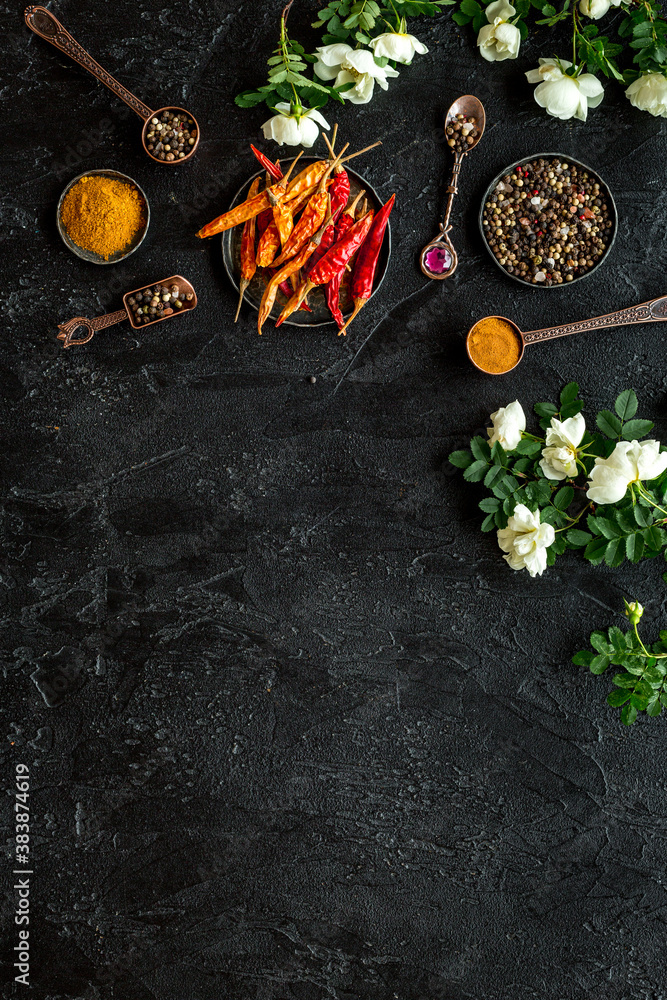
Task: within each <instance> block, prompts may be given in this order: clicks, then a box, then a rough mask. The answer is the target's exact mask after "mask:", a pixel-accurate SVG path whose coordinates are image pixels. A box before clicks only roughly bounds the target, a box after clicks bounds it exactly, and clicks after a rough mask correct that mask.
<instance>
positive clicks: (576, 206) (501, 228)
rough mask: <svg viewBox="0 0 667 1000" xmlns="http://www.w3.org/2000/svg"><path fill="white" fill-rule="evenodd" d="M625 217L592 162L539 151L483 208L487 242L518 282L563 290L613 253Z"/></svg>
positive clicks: (496, 184)
mask: <svg viewBox="0 0 667 1000" xmlns="http://www.w3.org/2000/svg"><path fill="white" fill-rule="evenodd" d="M617 225H618V216H617V213H616V205H615V203H614V199H613V197H612V194H611V191H610V190H609V188H608V187H607V185H606V184H605V182H604V181H603V180H602V178H601V177H600V176H599V175H598V174H597V173H596V172H595V171H594V170H591V168H590V167H587V166H586V165H585V164H584V163H580V162H579V161H578V160H574V159H573V158H572V157H571V156H565V155H563V154H562V153H538V154H536V155H534V156H527V157H525V158H524V159H523V160H518V161H517V162H516V163H513V164H512V165H511V166H509V167H506V168H505V170H503V171H502V172H501V173H499V174H498V176H497V177H496V178H495V179H494V180H493V181H492V182H491V184H490V185H489V187H488V189H487V191H486V194H485V195H484V198H483V200H482V205H481V208H480V212H479V227H480V230H481V233H482V238H483V240H484V244H485V246H486V248H487V250H488V251H489V253H490V254H491V256H492V258H493V260H494V261H495V263H496V264H497V265H498V267H499V268H500V269H501V270H502V271H503V272H504V273H505V274H507V275H508V276H509V277H510V278H512V280H514V281H517V282H519V284H521V285H530V286H531V287H532V288H559V287H563V286H567V285H571V284H572V283H573V282H575V281H580V280H581V278H585V277H587V276H588V275H589V274H591V273H592V272H593V271H595V270H597V268H598V267H599V266H600V264H602V262H603V261H604V260H606V259H607V258H608V256H609V251H610V250H611V247H612V245H613V242H614V239H615V237H616V230H617Z"/></svg>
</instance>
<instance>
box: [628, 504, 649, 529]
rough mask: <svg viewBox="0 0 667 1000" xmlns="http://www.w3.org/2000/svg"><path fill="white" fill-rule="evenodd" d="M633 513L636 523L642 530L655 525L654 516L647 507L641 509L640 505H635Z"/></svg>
mask: <svg viewBox="0 0 667 1000" xmlns="http://www.w3.org/2000/svg"><path fill="white" fill-rule="evenodd" d="M632 513H633V514H634V517H635V521H636V522H637V524H638V525H639V527H640V528H646V527H648V525H649V524H652V523H653V514H652V513H651V511H650V510H647V509H646V508H645V507H641V506H640V505H639V504H635V506H634V507H633V508H632Z"/></svg>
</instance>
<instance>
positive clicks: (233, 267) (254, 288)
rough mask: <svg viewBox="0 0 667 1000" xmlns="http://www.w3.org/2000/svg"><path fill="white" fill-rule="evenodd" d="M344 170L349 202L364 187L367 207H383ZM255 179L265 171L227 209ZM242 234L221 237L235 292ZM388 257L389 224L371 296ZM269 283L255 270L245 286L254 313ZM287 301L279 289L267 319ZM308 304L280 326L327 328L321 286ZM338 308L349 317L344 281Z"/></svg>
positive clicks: (244, 195) (242, 196)
mask: <svg viewBox="0 0 667 1000" xmlns="http://www.w3.org/2000/svg"><path fill="white" fill-rule="evenodd" d="M317 159H319V157H316V156H310V157H303V156H302V157H301V159H300V160H299V168H301V164H303V165H304V166H305V164H306V163H309V162H314V161H316V160H317ZM290 163H291V160H288V161H286V162H285V163H283V162H282V161H281V167H282V168H283V169H284V170H285V171H287V170H288V169H289V165H290ZM345 169H346V170H347V173H348V176H349V178H350V201H352V200H353V199H354V198H355V197H356V195H358V194H359V192H360V191H361V190H362V188H363V190H364V191H365V192H366V197H367V198H368V201H369V204H370V205H371V206H372V207H373V208H374V209H375V211H376V212H377V210H378V209H379V208H381V207H382V205H383V204H384V202H383V201H382V200H381V199H380V197H379V195H378V194H377V192H376V191H375V189H374V188H373V187H372V186H371V185H370V184H369V183H368V181H367V180H365V179H364V178H363V177H362V176H361V175H360V174H357V173H356V172H355V171H354V170H350V169H348V167H345ZM255 177H264V171H263V170H258V171H257V173H255V174H253V175H252V177H249V178H248V180H247V181H246V183H245V184H244V185H243V187H242V188H240V189H239V190H238V191H237V192H236V194H235V195H234V197H233V199H232V202H231V205H230V206H229V207H230V208H233V207H234V206H235V205H238V204H239V202H242V201H245V199H246V198H247V196H248V189H249V187H250V185H251V184H252V182H253V180H254V179H255ZM362 201H363V199H362ZM242 231H243V227H242V226H235V227H234V229H228V230H226V232H224V233H223V234H222V259H223V263H224V265H225V270H226V271H227V274H228V275H229V279H230V281H231V283H232V284H233V286H234V288H235V289H236V290H237V292H238V290H239V277H240V258H239V253H240V249H241V235H242ZM390 254H391V232H390V226H389V225H388V226H387V229H386V231H385V234H384V242H383V244H382V249H381V250H380V257H379V259H378V266H377V271H376V272H375V284H374V286H373V295H375V293H376V292H377V290H378V288H379V287H380V285H381V284H382V281H383V280H384V276H385V274H386V271H387V265H388V263H389V257H390ZM268 280H269V276H268V275H267V273H266V271H265V270H263V269H259V268H258V270H257V271H256V272H255V277H254V278H253V279H252V281H251V282H250V284H249V285H248V288H247V289H246V293H245V298H244V301H245V302H247V303H248V305H250V306H252V308H253V309H257V310H258V309H259V305H260V302H261V300H262V295H263V294H264V289H265V288H266V284H267V282H268ZM286 301H287V299H286V298H285V296H284V295H283V293H282V292H281V291H280V289H278V295H277V298H276V304H275V306H274V308H273V311H272V312H271V316H270V318H271V319H272V320H276V319H277V318H278V316H279V315H280V313H281V311H282V309H283V306H284V305H285V303H286ZM308 305H309V306H310V308H311V309H312V312H306V311H305V310H304V309H300V310H299V311H298V312H297V313H293V314H292V316H290V318H289V319H286V320H285V322H284V323H283V326H286V325H287V324H288V323H289V324H290V325H291V326H308V327H312V326H326V325H327V324H329V323H333V322H334V320H333V318H332V316H331V313H330V312H329V309H328V307H327V304H326V301H325V298H324V291H323V289H322V288H321V287H317V288H314V289H313V290H312V292H310V294H309V295H308ZM340 306H341V311H342V313H343V316H345V317H347V316H349V315H350V313H351V312H352V302H351V299H350V294H349V290H348V288H347V283H346V282H343V285H342V287H341V291H340Z"/></svg>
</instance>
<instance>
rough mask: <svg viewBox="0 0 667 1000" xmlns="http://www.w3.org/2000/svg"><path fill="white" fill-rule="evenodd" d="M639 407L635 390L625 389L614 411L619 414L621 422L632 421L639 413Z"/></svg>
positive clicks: (615, 404)
mask: <svg viewBox="0 0 667 1000" xmlns="http://www.w3.org/2000/svg"><path fill="white" fill-rule="evenodd" d="M638 405H639V404H638V403H637V396H636V394H635V390H634V389H624V391H623V392H622V393H621V394H620V396H619V397H618V399H617V400H616V402H615V403H614V409H615V410H616V412H617V413H618V415H619V417H620V418H621V420H630V418H631V417H634V415H635V413H636V412H637V406H638Z"/></svg>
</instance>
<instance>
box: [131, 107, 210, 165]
mask: <svg viewBox="0 0 667 1000" xmlns="http://www.w3.org/2000/svg"><path fill="white" fill-rule="evenodd" d="M163 111H182V112H183V113H184V114H186V115H187V116H188V118H192V120H193V122H194V123H195V128H196V129H197V138H196V139H195V144H194V146H193V147H192V149H191V150H190V152H189V153H187V154H186V155H185V156H184V157H183V159H182V160H161V159H160V158H159V157H158V156H153V154H152V153H151V151H150V149H149V148H148V145H147V143H146V134H147V132H148V126H149V125H150V123H151V119H153V118H155V116H156V115H159V114H161V113H162V112H163ZM200 138H201V129H200V128H199V122H198V121H197V119H196V118H195V116H194V115H193V114H192V112H191V111H188V109H187V108H181V107H179V105H178V104H165V106H164V107H163V108H158V109H157V110H156V111H151V113H150V117H148V118H147V119H146V120H145V121H144V124H143V128H142V129H141V145H142V146H143V147H144V153H146V154H147V155H148V156H150V158H151V160H153V161H154V162H155V163H159V164H160V166H166V167H180V166H182V165H183V164H184V163H189V162H190V160H191V159H192V157H193V156H194V155H195V153H196V152H197V148H198V146H199V140H200Z"/></svg>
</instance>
